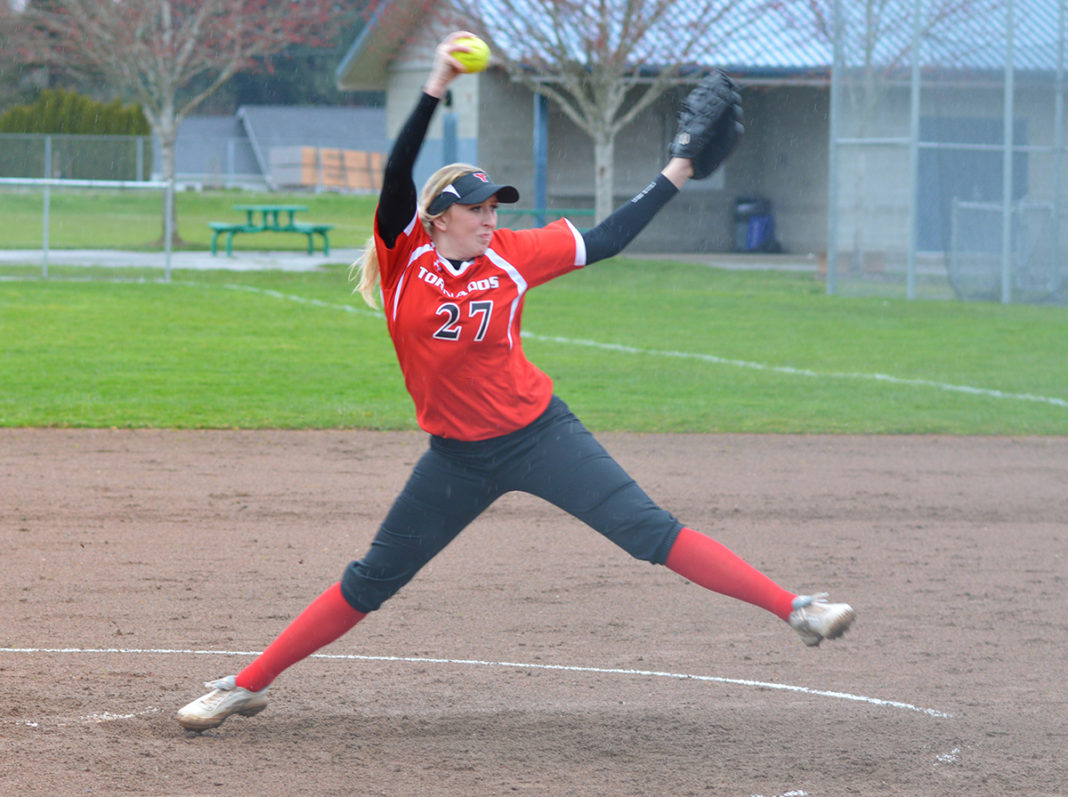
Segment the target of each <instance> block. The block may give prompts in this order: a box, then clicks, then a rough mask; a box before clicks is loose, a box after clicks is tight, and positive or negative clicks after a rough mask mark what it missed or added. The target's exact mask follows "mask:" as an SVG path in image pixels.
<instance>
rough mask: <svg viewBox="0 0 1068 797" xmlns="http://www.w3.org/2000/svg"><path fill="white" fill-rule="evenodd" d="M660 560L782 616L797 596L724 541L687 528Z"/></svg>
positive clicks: (786, 615)
mask: <svg viewBox="0 0 1068 797" xmlns="http://www.w3.org/2000/svg"><path fill="white" fill-rule="evenodd" d="M664 564H665V565H666V566H667V567H668V569H669V570H672V571H674V572H676V573H678V574H679V575H680V576H683V577H684V578H688V579H689V580H690V581H692V582H694V583H695V584H699V585H701V586H702V587H704V588H705V589H710V590H713V591H715V592H719V593H722V594H723V595H728V596H729V597H731V598H738V599H739V600H743V601H746V602H748V603H752V604H754V605H756V606H759V607H760V608H762V609H767V610H768V611H769V612H771V613H772V614H774V615H777V616H778V617H781V618H782V619H783V620H786V619H788V618H789V617H790V612H791V611H792V609H793V606H792V601H793V599H794V598H796V597H797V596H796V595H794V594H793V593H791V592H787V591H786V590H784V589H783V588H782V587H780V586H779V585H778V584H776V583H775V582H774V581H772V580H771V579H770V578H768V577H767V576H765V575H764V574H763V573H761V572H760V571H759V570H757V569H756V568H755V567H753V566H752V565H751V564H749V563H748V562H746V561H745V560H744V559H742V558H741V557H739V556H738V555H737V554H735V553H734V552H733V551H731V550H730V549H729V548H727V547H726V546H725V545H722V544H721V543H718V542H716V541H715V540H713V539H712V538H711V537H706V536H705V535H704V534H701V533H699V532H696V531H694V530H693V529H690V528H685V527H684V528H683V529H682V531H680V532H679V536H678V537H677V538H676V539H675V544H674V545H672V546H671V551H670V552H669V553H668V558H667V561H666V562H665V563H664Z"/></svg>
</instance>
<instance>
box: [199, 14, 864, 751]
mask: <svg viewBox="0 0 1068 797" xmlns="http://www.w3.org/2000/svg"><path fill="white" fill-rule="evenodd" d="M465 35H470V34H467V33H465V32H457V33H453V34H451V35H450V36H448V37H447V38H446V39H445V40H444V41H442V42H441V44H440V45H438V48H437V50H436V53H435V59H434V65H433V67H432V69H431V71H430V74H429V76H428V78H427V80H426V83H425V84H424V87H423V94H422V96H421V97H420V98H419V101H418V102H417V104H416V107H415V109H414V110H413V111H412V114H411V116H410V117H409V118H408V120H407V123H406V124H405V126H404V128H403V129H402V130H401V132H400V134H399V135H398V137H397V140H396V142H395V144H394V147H393V151H392V152H391V154H390V157H389V160H388V162H387V164H386V169H385V175H384V181H383V188H382V193H381V197H380V200H379V204H378V208H377V210H376V213H375V227H374V237H373V239H372V241H371V242H370V243H369V245H368V247H367V250H366V253H365V255H364V258H363V260H362V261H361V262H360V263H358V264H357V265H358V266H359V267H360V286H359V290H360V292H361V293H362V294H363V296H364V298H365V299H366V300H367V301H368V303H369V304H371V305H372V306H375V305H377V299H378V298H379V295H380V297H381V299H382V307H383V310H384V312H385V316H386V326H387V328H388V330H389V334H390V337H391V338H392V340H393V344H394V347H395V348H396V352H397V358H398V360H399V361H400V366H401V370H402V372H403V374H404V380H405V385H406V386H407V389H408V392H409V393H410V394H411V396H412V399H413V401H414V402H415V409H416V416H417V419H418V422H419V425H420V427H421V428H422V429H424V430H425V431H427V432H428V433H429V434H430V445H429V448H428V450H427V451H426V453H425V454H424V455H423V456H422V458H421V459H420V460H419V462H418V463H417V464H416V466H415V468H414V470H413V472H412V474H411V476H410V478H409V480H408V483H407V484H406V485H405V487H404V489H403V490H402V491H401V494H400V495H399V496H398V497H397V499H396V501H395V503H394V505H393V507H392V508H391V509H390V511H389V513H388V514H387V516H386V518H385V520H384V521H383V523H382V525H381V527H380V528H379V530H378V533H377V535H376V536H375V538H374V540H373V542H372V543H371V547H370V549H369V550H368V551H367V553H366V555H365V556H364V557H363V558H362V559H360V560H358V561H355V562H352V563H350V564H349V565H348V567H347V568H346V569H345V571H344V574H343V576H342V578H341V580H340V582H338V583H336V584H334V585H333V586H331V587H330V588H328V589H327V590H326V591H325V592H324V593H323V594H322V595H320V596H319V597H318V598H316V599H315V600H314V601H313V602H312V603H311V605H309V606H308V607H307V608H306V609H305V610H304V611H303V612H302V613H301V614H300V615H299V616H298V617H297V618H296V619H295V620H294V621H293V622H292V623H291V624H290V625H289V626H288V627H287V628H286V629H285V630H284V631H283V632H282V633H281V635H279V637H278V638H277V639H276V640H275V641H274V642H273V643H272V644H271V645H270V646H269V647H268V648H267V649H266V650H265V651H264V652H263V653H262V654H261V655H260V656H259V657H257V658H256V659H255V660H254V661H253V662H252V663H251V664H249V665H248V666H247V667H246V668H245V669H244V670H242V671H241V672H240V673H239V674H237V675H236V676H233V675H231V676H227V677H226V678H222V679H219V680H217V681H212V682H209V683H207V684H206V686H208V687H210V688H211V692H209V693H208V694H206V695H204V696H203V697H201V698H199V699H197V700H194V701H193V702H192V703H190V704H189V705H187V706H185V707H184V708H182V709H181V710H180V711H179V712H178V721H179V723H181V725H182V726H183V727H185V728H188V729H191V730H194V731H203V730H207V729H208V728H214V727H216V726H217V725H219V724H220V723H222V722H223V721H224V720H225V719H226V718H227V717H229V716H230V715H232V714H242V715H246V716H251V715H253V714H256V713H258V712H260V711H262V710H263V709H264V708H265V707H266V705H267V700H266V695H265V693H266V691H267V687H268V686H269V685H270V684H271V682H272V681H274V679H275V678H277V676H278V675H279V674H280V673H281V672H282V671H283V670H285V669H286V668H287V667H289V666H290V665H292V664H294V663H295V662H297V661H299V660H301V659H303V658H305V657H307V656H308V655H310V654H311V653H313V652H315V651H316V650H318V649H319V648H321V647H323V646H324V645H327V644H329V643H330V642H333V641H334V640H336V639H337V638H339V637H340V636H342V635H343V634H345V633H346V632H347V631H349V629H351V628H352V627H353V626H355V625H356V623H358V622H359V621H360V620H361V619H363V617H365V616H366V614H367V613H369V612H372V611H375V610H376V609H378V608H379V607H380V606H381V605H382V603H383V602H384V601H386V600H387V599H388V598H389V597H390V596H392V595H393V594H395V593H396V592H397V590H399V589H400V588H401V587H403V586H404V585H405V584H406V583H407V582H408V581H409V580H410V579H411V578H412V577H413V576H414V575H415V574H416V572H417V571H418V570H419V569H420V568H421V567H422V566H423V565H425V564H426V563H427V562H428V561H429V560H430V559H431V558H432V557H433V556H434V555H436V554H437V553H438V552H439V551H441V550H442V548H444V547H445V546H446V545H447V544H448V543H449V542H450V541H451V540H452V539H453V538H454V537H455V536H456V535H457V534H459V533H460V531H462V530H463V529H464V528H465V527H466V526H467V525H468V524H469V523H471V521H473V520H474V519H475V518H476V517H478V515H479V514H480V513H481V512H482V511H483V510H485V509H486V508H487V507H488V506H489V505H490V504H491V503H493V501H495V500H496V499H497V498H498V497H500V496H501V495H503V494H504V493H506V492H509V491H512V490H521V491H524V492H527V493H531V494H533V495H537V496H540V497H542V498H544V499H545V500H547V501H550V502H552V503H553V504H555V505H556V506H559V507H561V508H562V509H564V510H566V511H567V512H569V513H571V514H572V515H574V516H575V517H577V518H579V519H581V520H583V521H585V522H586V523H587V524H589V525H590V526H592V527H593V528H594V529H596V530H597V531H599V532H600V533H601V534H604V535H605V536H606V537H608V538H609V539H610V540H612V541H613V542H614V543H616V544H617V545H619V546H620V547H621V548H623V549H624V550H625V551H627V552H628V553H629V554H630V555H631V556H634V557H635V558H637V559H642V560H646V561H649V562H653V563H655V564H662V565H666V566H667V567H668V569H670V570H672V571H674V572H676V573H678V574H680V575H682V576H684V577H686V578H688V579H690V580H691V581H694V582H695V583H697V584H700V585H701V586H703V587H705V588H707V589H710V590H714V591H716V592H719V593H722V594H724V595H728V596H730V597H733V598H737V599H740V600H743V601H747V602H749V603H752V604H754V605H756V606H759V607H761V608H763V609H766V610H767V611H769V612H771V613H772V614H774V615H775V616H777V617H779V618H780V619H782V620H784V621H786V622H788V623H789V624H790V625H791V626H792V627H793V628H794V629H795V630H796V631H797V632H798V633H799V634H800V635H801V638H802V640H803V641H804V642H805V644H807V645H810V646H816V645H819V643H820V642H821V641H823V640H824V639H833V638H836V637H838V636H841V634H842V633H844V632H845V630H846V629H847V628H848V627H849V626H850V624H851V623H852V622H853V619H854V618H855V613H854V611H853V609H852V608H851V607H849V606H848V605H846V604H844V603H829V602H827V601H826V600H825V597H826V596H825V595H817V596H806V595H797V594H794V593H792V592H789V591H787V590H785V589H783V588H782V587H780V586H779V585H777V584H776V583H775V582H773V581H772V580H771V579H769V578H768V577H767V576H765V575H763V574H762V573H760V572H759V571H757V570H756V569H754V568H753V567H752V566H750V565H749V564H747V563H746V562H744V561H743V560H742V559H740V558H739V557H738V556H736V555H735V554H734V553H732V552H731V551H730V550H728V549H727V548H725V547H724V546H723V545H721V544H719V543H718V542H716V541H714V540H712V539H711V538H709V537H706V536H704V535H702V534H700V533H698V532H696V531H694V530H692V529H690V528H688V527H686V526H684V525H683V524H682V523H681V522H680V521H678V520H677V519H676V518H675V517H673V516H672V515H671V514H669V513H668V512H667V511H665V510H663V509H661V508H660V507H659V506H657V505H656V504H655V503H654V502H653V501H652V499H650V498H649V496H647V495H646V494H645V493H644V492H643V491H642V490H641V488H640V487H638V485H637V484H636V483H635V482H634V480H633V479H631V478H630V477H629V476H628V475H627V474H626V473H625V472H624V471H623V469H622V468H621V467H620V466H619V465H618V464H617V463H616V462H615V461H614V460H613V459H612V457H611V456H610V455H609V454H608V453H607V452H606V451H605V450H604V448H602V447H601V446H600V444H599V443H598V442H597V441H596V440H595V439H594V438H593V436H592V435H591V434H590V433H589V432H588V431H587V430H586V428H585V427H584V426H583V425H582V423H581V422H580V421H579V420H578V418H576V417H575V416H574V415H573V414H572V413H571V411H570V410H569V409H568V408H567V406H566V405H565V404H564V402H562V401H561V400H560V399H559V398H557V397H556V396H554V395H553V388H552V380H551V379H550V378H549V377H548V376H547V375H546V374H545V373H543V372H542V371H540V370H539V369H538V368H537V367H535V366H534V365H533V364H532V363H531V362H530V361H529V360H528V359H527V358H526V356H525V355H524V354H523V347H522V341H521V339H520V322H521V318H522V311H523V300H524V296H525V294H526V292H527V291H528V290H529V289H531V288H534V287H536V286H538V285H540V284H542V283H544V282H547V281H548V280H550V279H553V278H555V277H559V276H561V275H563V274H567V273H569V272H571V271H573V270H575V269H578V268H582V267H583V266H586V265H589V264H591V263H594V262H596V261H598V260H603V259H604V258H607V257H611V256H612V255H615V254H617V253H618V252H619V251H621V250H622V249H623V247H625V246H626V245H627V244H628V243H629V242H630V241H631V240H632V239H633V238H634V237H635V236H636V235H637V234H638V233H639V232H640V231H641V230H642V229H643V228H644V227H645V225H646V224H647V223H648V222H649V220H650V219H651V218H652V217H653V216H654V215H655V214H656V212H657V211H658V210H659V209H660V208H661V207H663V206H664V205H665V204H666V203H667V202H668V201H669V200H670V199H671V198H672V197H674V196H675V194H677V193H678V190H679V189H680V188H681V187H682V186H683V184H685V183H686V181H687V180H688V179H690V178H691V176H692V175H693V171H694V159H693V158H686V157H672V158H671V159H670V160H669V162H668V163H667V165H666V166H665V167H664V169H663V170H662V171H661V172H660V174H659V175H657V177H656V179H655V180H653V182H652V183H650V184H649V186H647V187H646V188H645V189H644V190H643V191H642V192H641V193H639V194H638V195H637V196H635V197H634V198H633V199H632V200H630V201H629V202H627V203H626V204H625V205H623V207H621V208H619V209H618V210H617V211H616V212H615V213H613V214H612V215H611V216H609V217H608V218H607V219H605V221H603V222H602V223H601V224H599V225H597V226H596V227H595V228H593V229H592V230H589V231H588V232H585V233H580V232H579V231H578V230H577V229H576V228H575V227H574V226H573V225H572V224H571V223H570V222H568V221H567V220H564V219H561V220H559V221H556V222H553V223H551V224H549V225H547V226H545V227H543V228H541V229H535V230H523V231H514V230H508V229H498V228H497V207H498V204H499V203H501V202H516V201H517V200H518V199H519V193H518V192H517V191H516V189H515V188H514V187H512V186H510V185H498V184H496V183H494V182H493V181H492V180H490V179H489V177H488V176H487V175H486V174H485V173H484V172H482V171H480V170H479V169H477V168H475V167H473V166H467V165H463V164H453V165H450V166H446V167H444V168H443V169H440V170H439V171H438V172H437V173H435V174H434V175H433V176H432V177H431V178H430V179H429V180H428V181H427V183H426V185H425V186H424V188H423V191H422V194H421V196H420V197H419V198H418V201H417V198H416V190H415V185H414V184H413V182H412V168H413V165H414V163H415V159H416V156H417V155H418V153H419V149H420V147H421V146H422V143H423V139H424V137H425V135H426V131H427V127H428V125H429V124H430V120H431V117H432V116H433V113H434V111H435V109H436V108H437V105H438V102H439V100H440V98H441V97H442V96H443V95H444V93H445V90H446V88H447V87H448V85H449V84H450V83H451V82H452V81H453V80H454V79H455V78H456V77H457V76H458V75H459V74H461V73H462V71H463V68H462V67H461V65H460V63H459V62H458V61H457V60H456V58H455V56H454V53H456V52H457V51H459V50H464V49H466V48H465V47H463V46H462V45H459V44H456V40H457V39H458V38H460V37H462V36H465ZM709 81H711V82H710V83H708V85H706V86H705V91H706V92H707V91H708V87H709V86H711V87H712V91H713V92H719V95H718V96H719V97H720V98H721V99H722V100H723V102H722V103H721V105H722V107H724V108H725V109H726V110H725V114H726V118H725V120H724V121H723V124H726V125H728V126H729V130H730V135H728V136H726V139H727V141H726V143H725V144H724V146H723V152H721V153H719V155H720V157H719V159H720V160H721V159H722V157H726V155H727V154H728V152H729V150H730V148H731V147H733V140H734V126H735V125H736V124H738V118H737V117H738V116H740V107H739V106H738V104H737V102H738V101H737V94H736V93H735V92H734V89H733V86H732V84H731V83H730V81H729V80H727V79H726V78H725V77H724V76H722V75H717V76H713V77H712V78H710V79H709ZM691 96H692V95H691ZM717 107H718V106H717ZM707 169H708V164H707V161H706V162H705V163H704V164H703V166H702V170H703V171H707ZM564 474H566V477H563V478H562V475H564Z"/></svg>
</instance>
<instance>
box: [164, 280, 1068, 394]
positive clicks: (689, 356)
mask: <svg viewBox="0 0 1068 797" xmlns="http://www.w3.org/2000/svg"><path fill="white" fill-rule="evenodd" d="M184 284H187V285H192V286H203V285H208V284H209V283H196V282H190V283H184ZM223 287H224V288H227V289H229V290H237V291H247V292H249V293H258V294H262V295H264V296H271V297H273V298H276V299H282V300H284V301H290V302H296V303H298V304H307V305H311V306H314V307H322V308H326V309H330V310H340V311H341V312H345V313H352V314H354V315H360V316H365V317H374V318H381V317H382V314H381V313H379V312H376V311H373V310H371V309H366V310H365V309H362V308H359V307H355V306H353V305H348V304H336V303H331V302H324V301H320V300H318V299H308V298H305V297H303V296H296V295H293V294H288V293H282V292H280V291H274V290H269V289H266V288H257V287H255V286H253V285H240V284H236V283H226V284H224V285H223ZM522 337H524V338H527V339H528V340H536V341H539V342H542V343H559V344H563V345H566V346H585V347H587V348H592V349H598V350H600V351H612V352H619V353H622V354H644V355H649V356H653V357H672V358H676V359H686V360H697V361H698V362H705V363H710V364H712V365H726V366H731V367H734V368H746V369H749V370H752V371H764V372H767V373H775V374H784V375H786V376H802V377H807V378H811V379H851V380H860V381H871V382H882V383H885V384H891V385H903V386H906V387H926V388H932V389H935V390H945V391H949V392H952V393H965V394H968V395H972V396H982V397H984V398H993V399H1002V400H1010V401H1030V402H1037V403H1040V404H1050V405H1052V406H1054V407H1065V408H1068V399H1062V398H1056V397H1054V396H1039V395H1035V394H1034V393H1009V392H1007V391H1004V390H995V389H993V388H985V387H974V386H972V385H955V384H952V383H949V382H936V381H934V380H931V379H913V378H909V377H901V376H893V375H891V374H880V373H848V372H837V371H813V370H811V369H809V368H795V367H793V366H789V365H768V364H767V363H759V362H753V361H751V360H734V359H730V358H728V357H718V356H716V355H715V354H700V353H696V352H685V351H665V350H662V349H642V348H638V347H636V346H627V345H624V344H621V343H601V342H600V341H596V340H583V339H581V338H563V337H558V336H555V335H539V334H536V333H534V332H523V333H522Z"/></svg>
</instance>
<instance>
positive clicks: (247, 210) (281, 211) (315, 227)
mask: <svg viewBox="0 0 1068 797" xmlns="http://www.w3.org/2000/svg"><path fill="white" fill-rule="evenodd" d="M307 209H308V208H307V206H306V205H285V204H278V205H275V204H267V205H234V210H236V211H238V212H242V213H244V214H245V220H244V221H243V222H228V221H211V222H208V226H209V227H211V229H212V235H211V253H212V254H213V255H214V254H216V253H217V252H218V244H219V236H220V235H222V234H223V233H225V234H226V254H227V256H232V255H233V253H234V236H235V235H237V234H238V233H245V234H254V233H259V232H296V233H300V234H301V235H306V236H307V237H308V254H309V255H310V254H312V253H314V252H315V236H316V235H319V236H321V237H322V239H323V254H324V255H328V254H330V237H329V232H330V230H332V229H333V228H334V225H333V224H319V223H313V222H306V221H297V220H296V218H295V217H296V215H297V214H298V213H303V212H305V211H306V210H307Z"/></svg>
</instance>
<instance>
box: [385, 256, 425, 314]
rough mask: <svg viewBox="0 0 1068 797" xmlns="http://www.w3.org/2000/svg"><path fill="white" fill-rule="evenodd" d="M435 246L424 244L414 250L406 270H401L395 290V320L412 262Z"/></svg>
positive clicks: (405, 267) (393, 312)
mask: <svg viewBox="0 0 1068 797" xmlns="http://www.w3.org/2000/svg"><path fill="white" fill-rule="evenodd" d="M433 248H434V244H432V243H430V244H423V245H422V246H418V247H416V248H415V249H413V250H412V254H411V255H410V256H409V258H408V262H407V263H406V264H405V266H404V271H403V272H401V275H400V279H398V280H397V287H396V288H395V289H394V291H393V310H392V312H391V315H392V316H393V320H394V321H396V320H397V306H398V305H399V304H400V297H401V290H402V289H403V288H404V277H405V276H406V275H407V274H408V269H410V268H411V267H412V263H414V262H415V261H416V260H418V259H419V258H420V257H422V256H423V255H425V254H426V253H427V252H429V251H431V250H432V249H433Z"/></svg>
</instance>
